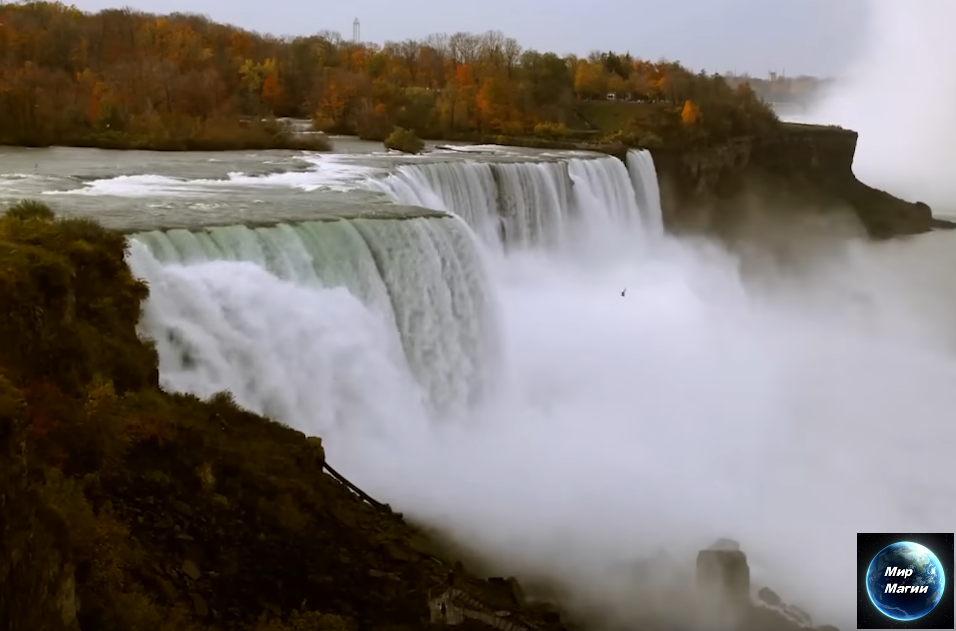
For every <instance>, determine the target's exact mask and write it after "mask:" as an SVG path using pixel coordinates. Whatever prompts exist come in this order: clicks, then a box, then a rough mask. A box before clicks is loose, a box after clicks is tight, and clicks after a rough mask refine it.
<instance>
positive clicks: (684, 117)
mask: <svg viewBox="0 0 956 631" xmlns="http://www.w3.org/2000/svg"><path fill="white" fill-rule="evenodd" d="M680 120H681V122H682V123H684V124H685V125H696V124H697V121H699V120H700V108H699V107H697V106H696V105H694V103H693V101H689V100H688V101H684V109H682V110H681V112H680Z"/></svg>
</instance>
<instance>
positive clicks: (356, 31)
mask: <svg viewBox="0 0 956 631" xmlns="http://www.w3.org/2000/svg"><path fill="white" fill-rule="evenodd" d="M361 40H362V25H361V24H360V23H359V19H358V18H355V21H354V22H352V42H353V43H355V44H358V43H359V42H360V41H361Z"/></svg>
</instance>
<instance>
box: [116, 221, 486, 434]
mask: <svg viewBox="0 0 956 631" xmlns="http://www.w3.org/2000/svg"><path fill="white" fill-rule="evenodd" d="M143 246H145V247H143ZM215 261H243V262H248V263H251V264H254V265H255V266H256V268H259V269H261V272H258V274H259V275H260V277H263V278H270V279H275V280H276V281H285V282H288V283H293V284H294V285H297V286H299V287H302V288H304V289H301V290H299V289H297V290H296V291H298V292H299V293H300V295H301V294H302V292H303V291H306V290H308V291H311V292H313V293H318V294H321V295H326V294H329V295H334V296H338V297H337V298H335V300H338V301H341V300H344V298H342V297H341V295H344V293H347V294H348V296H349V297H350V298H349V299H351V300H354V299H358V300H359V301H361V304H364V306H365V308H367V309H368V311H369V312H370V314H371V316H373V317H374V319H375V321H376V322H377V325H376V326H377V327H378V328H379V333H378V335H379V337H380V338H381V339H382V340H384V341H385V343H384V344H383V347H382V348H383V350H384V351H385V354H386V356H387V357H389V358H390V359H391V360H392V361H393V362H394V361H398V362H399V363H407V364H408V366H409V367H410V368H411V372H412V373H413V374H414V375H415V377H416V378H417V381H418V383H419V384H421V387H422V388H423V390H424V393H423V394H424V396H425V398H426V400H427V403H428V404H429V405H430V406H432V408H433V409H434V410H435V411H436V412H439V413H442V414H451V413H454V412H457V411H460V410H465V409H467V408H468V407H469V406H470V405H472V404H473V403H474V402H475V401H476V400H478V398H479V397H480V395H481V392H482V390H483V389H484V388H486V387H487V386H488V384H489V383H490V382H491V381H492V380H491V378H490V374H491V373H490V371H491V370H493V369H494V364H495V362H494V359H495V348H496V345H497V343H498V340H497V339H496V335H495V333H494V322H493V316H494V314H493V310H492V307H491V305H490V297H489V292H488V289H487V287H486V279H485V277H484V271H483V269H482V267H481V265H480V260H479V257H478V253H477V252H476V251H475V249H474V244H473V243H472V240H471V237H470V233H469V232H468V231H467V228H466V227H465V226H464V224H462V223H461V222H460V221H458V220H456V219H408V220H401V221H398V220H361V219H358V220H354V221H344V220H342V221H331V222H310V223H303V224H298V225H295V226H289V225H278V226H275V227H270V228H256V229H250V228H246V227H244V226H232V227H224V228H211V229H208V230H205V231H202V232H195V233H194V232H189V231H186V230H170V231H167V232H158V231H157V232H148V233H141V234H138V235H136V237H135V238H134V241H133V247H132V251H131V257H130V264H131V266H132V268H133V271H134V273H136V274H137V275H139V276H141V277H143V278H145V279H147V280H148V281H149V283H150V290H151V291H150V306H149V307H148V308H147V309H146V314H145V316H144V319H143V323H142V326H143V329H144V331H145V332H146V333H147V334H148V335H149V336H150V337H152V338H154V339H156V340H157V342H158V349H159V352H160V361H161V367H162V378H163V381H164V383H165V384H166V385H167V386H168V387H171V388H174V389H177V390H189V391H193V392H196V393H197V394H201V395H211V394H213V393H215V392H218V391H221V390H230V391H232V392H234V393H235V394H236V396H237V400H238V401H239V402H240V403H241V404H242V405H245V406H246V407H249V408H252V409H255V410H258V411H260V412H263V413H266V414H269V415H271V416H274V417H275V418H279V419H290V418H296V417H297V414H296V413H294V412H296V410H295V404H294V403H292V402H289V401H284V400H281V398H280V399H276V398H275V396H274V395H273V394H270V393H269V392H265V393H263V392H262V391H261V390H260V389H259V388H258V387H255V386H254V384H256V383H257V382H258V381H260V377H259V375H263V374H266V373H269V374H273V373H274V367H272V366H271V365H270V363H269V362H270V361H271V359H272V354H271V352H272V351H270V352H268V353H266V355H265V356H264V358H263V360H261V361H260V360H256V359H254V358H252V357H251V356H250V357H246V358H245V359H244V360H243V361H235V352H234V349H232V348H231V345H232V344H233V343H234V342H236V340H238V339H241V338H242V337H243V336H244V335H249V334H251V333H252V332H254V331H256V330H257V329H256V326H257V325H256V324H254V323H253V321H254V320H257V319H260V318H262V317H263V315H264V314H263V313H261V310H258V309H255V310H251V311H250V310H248V309H247V306H248V305H243V304H237V303H232V304H224V303H223V301H225V300H235V299H236V298H237V296H239V297H243V298H244V297H247V296H246V294H236V291H235V288H232V287H224V288H219V289H221V291H216V289H217V288H216V287H213V286H210V285H209V283H212V282H214V280H211V279H209V278H206V279H205V280H203V278H202V277H201V274H202V273H204V272H208V271H209V270H227V271H228V270H234V269H242V270H246V271H248V270H249V269H250V266H248V265H246V266H243V267H241V268H234V267H231V266H229V265H223V264H221V263H213V262H215ZM228 273H235V272H228ZM236 274H237V275H236V276H231V278H234V279H238V278H241V274H238V273H236ZM197 275H199V277H197ZM204 285H205V286H204ZM193 290H195V291H193ZM351 297H354V298H351ZM160 305H161V306H160ZM263 306H264V305H263ZM265 308H266V310H268V307H265ZM290 308H293V309H299V308H301V307H299V306H294V305H290ZM356 308H358V307H356ZM247 318H251V320H248V319H247ZM260 322H262V321H261V320H260ZM274 324H275V325H277V326H280V328H284V329H287V330H285V331H283V335H289V334H290V333H293V332H294V328H295V324H294V322H287V323H285V324H282V323H280V322H276V323H274ZM290 327H291V329H292V330H289V329H290ZM303 337H307V336H303ZM290 341H292V342H294V340H290ZM303 342H305V340H304V339H303ZM250 344H252V346H249V345H250ZM254 345H255V342H254V341H252V340H250V341H247V342H246V343H245V346H246V347H247V348H246V350H247V351H249V353H246V352H243V353H242V354H243V355H248V354H250V353H251V354H252V355H254V353H253V351H254V350H255V348H254ZM280 346H281V345H280ZM275 348H276V347H273V349H275ZM289 350H294V349H289ZM263 361H264V362H265V363H263ZM233 364H234V365H233ZM230 366H232V367H230ZM287 368H288V369H289V370H293V371H297V370H298V369H299V367H297V366H296V364H295V361H290V363H289V365H288V367H287ZM332 370H333V371H334V370H335V368H334V366H333V367H332ZM309 376H310V375H309V373H308V372H307V373H306V374H305V375H299V376H298V377H297V378H303V377H305V378H308V377H309ZM315 377H316V378H317V379H319V380H321V379H322V377H321V375H315ZM330 378H331V379H332V380H333V381H334V380H335V379H336V378H335V377H334V375H332V376H331V377H330ZM370 379H371V376H370ZM368 386H369V389H370V390H369V392H371V391H372V389H374V388H375V387H376V382H375V381H374V380H370V382H369V384H368ZM330 422H332V423H336V422H338V421H337V419H331V420H330Z"/></svg>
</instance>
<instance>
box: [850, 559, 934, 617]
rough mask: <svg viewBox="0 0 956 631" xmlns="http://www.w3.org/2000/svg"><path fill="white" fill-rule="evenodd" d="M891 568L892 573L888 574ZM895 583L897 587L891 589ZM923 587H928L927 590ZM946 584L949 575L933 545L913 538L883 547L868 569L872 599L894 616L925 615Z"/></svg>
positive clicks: (869, 590) (881, 608)
mask: <svg viewBox="0 0 956 631" xmlns="http://www.w3.org/2000/svg"><path fill="white" fill-rule="evenodd" d="M891 568H896V570H895V571H894V570H892V569H891ZM888 570H889V571H890V573H891V574H893V575H892V576H887V571H888ZM908 570H912V572H908ZM906 574H909V575H908V576H907V575H906ZM894 585H895V586H896V587H895V588H893V587H890V589H889V590H888V589H887V586H894ZM923 587H926V588H927V589H926V591H925V593H924V592H923V591H922V589H921V588H923ZM914 588H915V589H914ZM945 588H946V576H945V574H944V573H943V565H942V564H941V563H940V562H939V559H938V558H936V555H935V554H933V552H932V551H931V550H930V549H929V548H926V547H925V546H922V545H920V544H918V543H912V542H910V541H900V542H898V543H894V544H892V545H889V546H886V547H885V548H883V549H882V550H880V552H879V554H877V555H876V556H875V557H873V560H872V561H870V567H869V568H868V569H867V571H866V590H867V592H868V593H869V595H870V600H871V601H872V602H873V604H874V605H875V606H876V608H877V609H879V610H880V612H881V613H882V614H883V615H885V616H887V617H889V618H893V619H894V620H916V619H917V618H922V617H923V616H925V615H926V614H928V613H929V612H931V611H932V610H933V608H934V607H936V605H937V604H938V603H939V601H940V599H941V598H942V597H943V590H944V589H945Z"/></svg>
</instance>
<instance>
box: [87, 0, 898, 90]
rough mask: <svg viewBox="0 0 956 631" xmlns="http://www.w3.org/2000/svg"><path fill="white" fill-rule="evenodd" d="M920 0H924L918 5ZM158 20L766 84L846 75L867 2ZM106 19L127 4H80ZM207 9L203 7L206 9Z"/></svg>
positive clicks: (618, 3) (398, 2) (348, 7)
mask: <svg viewBox="0 0 956 631" xmlns="http://www.w3.org/2000/svg"><path fill="white" fill-rule="evenodd" d="M913 1H914V2H915V1H916V0H913ZM126 4H127V5H128V6H131V7H133V8H136V9H143V10H147V11H152V12H157V13H169V12H173V11H182V12H201V13H205V14H206V15H208V16H209V17H211V18H212V19H214V20H217V21H222V22H229V23H232V24H237V25H239V26H242V27H244V28H248V29H252V30H257V31H260V32H268V33H273V34H277V35H306V34H310V33H314V32H317V31H321V30H326V29H328V30H335V31H338V32H340V33H341V34H342V35H343V36H344V37H346V38H351V36H352V21H353V20H354V19H355V18H356V17H357V18H359V20H360V21H361V34H362V39H363V40H364V41H371V42H378V43H381V42H384V41H386V40H402V39H407V38H416V39H417V38H422V37H424V36H425V35H427V34H429V33H436V32H445V33H453V32H455V31H469V32H481V31H487V30H500V31H502V32H504V33H505V34H506V35H508V36H511V37H514V38H515V39H517V40H518V41H519V42H520V43H521V44H522V46H524V47H526V48H537V49H539V50H543V51H544V50H551V51H554V52H558V53H560V54H565V53H577V54H586V53H588V52H590V51H592V50H596V49H600V50H608V49H611V50H615V51H620V52H624V51H630V52H631V53H632V54H633V55H635V56H638V57H643V58H648V59H658V58H661V57H666V58H668V59H672V60H678V61H681V62H682V63H684V64H685V65H687V66H690V67H691V68H694V69H698V70H699V69H704V70H708V71H720V72H723V71H725V70H736V71H737V72H750V73H751V74H753V75H755V76H763V75H765V74H766V73H767V72H768V71H770V70H775V71H777V72H784V71H785V72H786V73H787V74H788V75H796V74H801V73H802V74H813V75H817V76H832V75H835V74H839V72H840V70H841V67H842V64H843V63H844V62H845V61H846V60H847V58H848V56H850V55H851V54H852V52H853V50H854V49H855V47H856V46H857V44H858V42H859V41H860V38H861V36H862V35H863V32H864V29H865V18H866V15H867V11H866V6H867V0H603V1H602V2H593V1H588V0H584V1H577V2H569V1H568V0H479V1H476V0H464V1H463V0H458V1H451V2H448V1H446V2H442V1H440V0H350V1H349V2H341V1H338V2H336V1H331V0H324V1H320V2H314V1H313V2H305V1H303V0H266V1H263V0H202V2H197V1H196V0H127V1H126ZM76 6H78V7H79V8H81V9H83V10H86V11H98V10H100V9H104V8H109V7H118V6H123V2H122V1H121V0H114V1H111V0H78V1H77V2H76ZM200 7H201V9H200Z"/></svg>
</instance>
